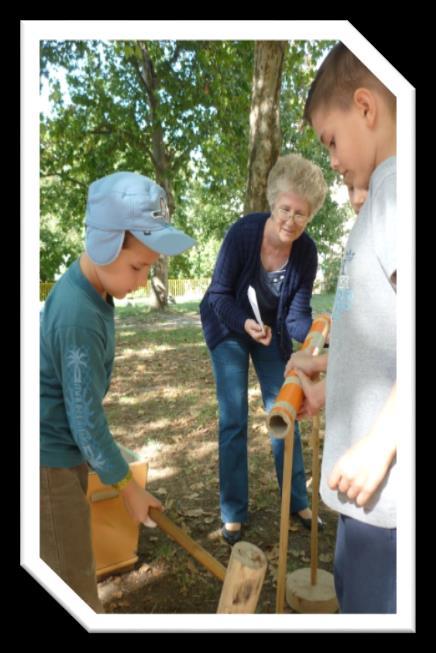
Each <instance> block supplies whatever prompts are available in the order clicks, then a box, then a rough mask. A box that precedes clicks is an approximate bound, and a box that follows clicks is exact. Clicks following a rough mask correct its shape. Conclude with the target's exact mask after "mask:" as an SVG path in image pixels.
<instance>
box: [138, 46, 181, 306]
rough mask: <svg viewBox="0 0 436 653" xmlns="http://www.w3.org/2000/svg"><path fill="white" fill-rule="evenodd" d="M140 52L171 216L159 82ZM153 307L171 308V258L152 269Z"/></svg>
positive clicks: (159, 176)
mask: <svg viewBox="0 0 436 653" xmlns="http://www.w3.org/2000/svg"><path fill="white" fill-rule="evenodd" d="M138 45H139V48H140V51H141V61H140V70H139V73H140V77H141V80H142V82H143V85H144V87H145V90H146V92H147V97H148V103H149V106H150V114H151V122H152V139H151V140H152V151H151V158H152V161H153V165H154V169H155V172H156V179H155V181H156V183H158V184H159V186H162V188H163V189H164V191H165V192H166V194H167V201H168V208H169V212H170V216H171V215H172V214H173V212H174V209H175V200H174V192H173V186H172V183H171V179H170V162H169V160H168V156H167V152H166V148H165V143H164V138H163V130H162V125H161V122H160V115H159V96H158V94H157V89H158V79H157V75H156V71H155V69H154V66H153V62H152V60H151V58H150V54H149V52H148V50H147V45H146V43H145V42H143V41H142V42H140V43H139V44H138ZM151 294H152V298H151V299H152V306H154V307H155V308H160V309H164V308H166V306H167V305H168V258H167V257H166V256H159V259H158V260H157V262H156V263H155V265H154V267H153V275H152V277H151Z"/></svg>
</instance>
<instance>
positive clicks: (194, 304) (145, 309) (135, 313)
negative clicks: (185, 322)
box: [115, 300, 200, 322]
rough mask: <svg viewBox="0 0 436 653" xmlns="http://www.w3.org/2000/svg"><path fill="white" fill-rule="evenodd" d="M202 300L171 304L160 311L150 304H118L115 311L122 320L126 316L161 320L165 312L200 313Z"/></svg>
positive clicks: (146, 319)
mask: <svg viewBox="0 0 436 653" xmlns="http://www.w3.org/2000/svg"><path fill="white" fill-rule="evenodd" d="M199 305H200V300H198V301H190V302H180V303H177V304H170V305H169V306H168V308H167V309H166V310H165V311H158V310H157V309H155V308H152V307H151V306H150V305H149V304H145V303H144V304H136V305H134V306H117V307H116V309H115V313H116V315H117V317H119V318H120V319H121V320H125V319H126V318H132V317H133V318H141V319H144V318H145V321H146V322H147V321H154V320H155V319H156V318H157V317H158V318H159V320H161V319H162V318H164V317H165V314H166V313H167V314H168V315H171V313H176V314H178V315H180V314H184V313H198V312H199Z"/></svg>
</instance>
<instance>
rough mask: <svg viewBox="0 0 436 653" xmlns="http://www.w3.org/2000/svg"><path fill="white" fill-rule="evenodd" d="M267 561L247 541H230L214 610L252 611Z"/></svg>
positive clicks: (249, 612) (247, 612) (250, 612)
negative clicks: (222, 579) (227, 560)
mask: <svg viewBox="0 0 436 653" xmlns="http://www.w3.org/2000/svg"><path fill="white" fill-rule="evenodd" d="M266 567H267V561H266V557H265V555H264V553H263V552H262V551H261V550H260V549H259V548H258V547H257V546H255V545H254V544H250V542H237V543H236V544H234V545H233V548H232V553H231V556H230V560H229V565H228V567H227V572H226V577H225V579H224V584H223V588H222V591H221V596H220V600H219V604H218V609H217V613H218V614H220V613H224V614H234V613H239V614H253V613H254V612H255V611H256V606H257V602H258V600H259V595H260V591H261V589H262V585H263V581H264V578H265V572H266Z"/></svg>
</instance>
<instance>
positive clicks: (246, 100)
mask: <svg viewBox="0 0 436 653" xmlns="http://www.w3.org/2000/svg"><path fill="white" fill-rule="evenodd" d="M331 45H332V44H331V43H328V42H309V41H293V42H290V45H289V52H288V54H287V57H286V59H285V63H284V67H283V77H282V92H281V98H280V105H281V128H282V133H283V143H282V148H281V149H282V152H287V151H299V152H301V153H302V154H303V156H306V157H307V158H309V159H312V160H314V161H315V162H317V163H319V165H321V167H322V169H323V170H324V172H325V177H326V180H327V182H328V183H329V184H333V182H334V180H335V179H336V176H335V174H334V173H333V172H332V171H331V170H330V168H329V162H328V159H327V156H326V154H325V153H324V152H323V150H322V149H321V147H320V146H319V144H318V143H317V142H316V139H315V136H314V134H313V132H312V131H311V130H310V129H308V128H307V129H303V130H302V129H301V117H302V111H303V105H304V100H305V97H306V94H307V90H308V87H309V84H310V82H311V80H312V78H313V75H314V71H315V68H316V66H317V65H318V62H319V59H320V57H321V56H322V55H323V53H324V52H326V50H327V49H329V47H330V46H331ZM145 53H146V54H147V56H148V62H149V65H150V66H151V68H150V71H151V72H150V74H151V80H152V83H153V86H154V89H155V93H156V98H157V100H158V102H157V104H156V105H155V106H153V107H152V106H151V104H150V102H151V101H152V100H151V98H150V95H149V93H147V89H146V85H145V83H144V79H143V77H142V73H141V71H143V63H144V56H145ZM253 63H254V42H250V41H146V42H142V41H45V42H42V44H41V79H44V80H46V81H47V83H48V85H49V93H50V106H51V109H52V112H51V113H50V115H43V116H42V119H41V276H42V278H46V279H50V278H52V277H53V274H54V273H55V272H56V271H57V269H59V266H60V265H61V262H62V261H65V260H70V259H71V258H73V257H75V256H76V255H77V253H78V251H80V246H81V245H80V244H81V242H82V238H83V220H84V213H85V206H86V195H87V188H88V185H89V184H90V183H91V182H92V181H93V180H95V179H97V178H99V177H101V176H104V175H106V174H110V173H112V172H114V171H116V170H123V169H124V170H132V171H136V172H139V173H141V174H145V175H147V176H149V177H151V178H155V179H157V177H158V162H157V161H156V160H155V158H153V156H155V154H153V153H154V152H155V150H154V149H153V143H154V142H155V141H154V139H156V138H157V137H158V135H159V131H161V133H162V141H163V144H164V148H165V157H166V160H167V162H168V170H167V174H168V175H169V181H170V182H171V184H172V187H173V189H174V195H175V201H176V206H175V210H174V212H173V216H172V220H173V222H174V223H175V224H176V225H179V226H181V227H183V228H185V229H187V230H188V231H189V233H191V234H192V235H193V236H194V237H195V238H196V239H197V241H198V246H197V248H193V249H192V250H190V251H189V252H187V253H186V254H183V255H181V256H178V257H173V258H171V259H170V276H181V275H183V276H195V275H198V274H201V276H203V275H208V274H210V272H211V270H212V268H213V264H214V260H215V256H216V252H217V250H218V247H219V244H220V241H221V239H222V237H223V235H224V233H225V231H226V229H227V228H228V226H229V225H230V224H231V223H232V222H234V221H235V220H236V219H237V218H238V217H239V216H240V215H241V213H242V206H243V199H244V193H245V188H246V180H247V173H248V170H247V165H248V134H249V122H248V117H249V112H250V104H251V84H252V76H253ZM61 73H62V74H61ZM63 78H64V79H65V83H66V85H67V87H68V93H67V94H65V93H64V82H63V81H62V83H61V81H60V80H61V79H63ZM344 219H345V218H344V214H343V213H342V212H341V211H340V210H339V209H338V207H337V206H336V205H335V204H334V203H333V202H332V201H329V203H328V204H327V205H326V207H325V208H323V210H322V211H321V212H320V214H319V215H318V216H317V217H316V218H315V220H314V222H313V223H312V225H311V226H310V231H311V233H312V234H313V236H314V238H315V240H316V242H317V243H318V245H319V248H320V250H321V252H325V253H326V254H327V253H328V252H329V251H330V249H331V244H332V243H336V242H338V240H339V239H340V236H341V233H342V223H343V220H344ZM56 265H58V268H56Z"/></svg>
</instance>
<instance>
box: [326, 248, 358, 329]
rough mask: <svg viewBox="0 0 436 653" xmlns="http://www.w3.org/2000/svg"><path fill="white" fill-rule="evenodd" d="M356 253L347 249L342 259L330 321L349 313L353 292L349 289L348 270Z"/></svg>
mask: <svg viewBox="0 0 436 653" xmlns="http://www.w3.org/2000/svg"><path fill="white" fill-rule="evenodd" d="M355 255H356V252H353V251H352V250H351V249H348V250H347V251H346V252H345V254H344V256H343V257H342V263H341V270H340V273H339V277H338V285H337V289H336V296H335V303H334V306H333V313H332V319H333V320H337V319H338V318H339V317H340V316H341V315H342V313H344V311H349V310H350V309H351V305H352V303H353V291H352V289H351V288H350V276H349V274H348V268H349V265H350V263H351V261H352V260H353V258H354V256H355Z"/></svg>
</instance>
